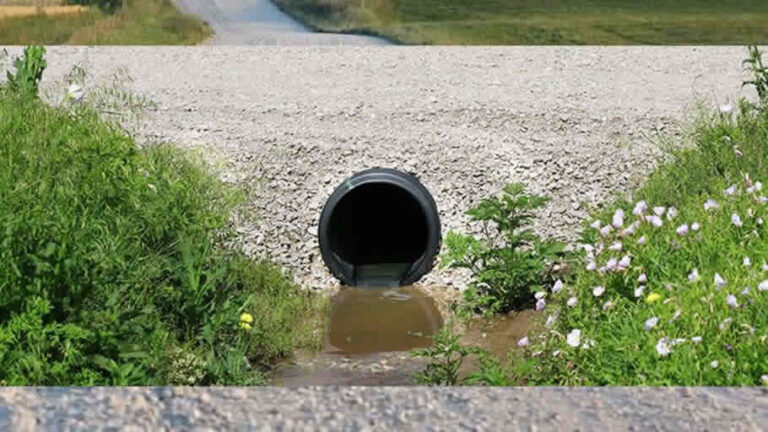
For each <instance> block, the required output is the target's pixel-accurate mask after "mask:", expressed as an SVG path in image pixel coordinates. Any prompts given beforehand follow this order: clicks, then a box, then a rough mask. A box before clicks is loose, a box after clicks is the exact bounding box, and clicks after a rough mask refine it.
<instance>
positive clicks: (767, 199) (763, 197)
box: [757, 196, 768, 204]
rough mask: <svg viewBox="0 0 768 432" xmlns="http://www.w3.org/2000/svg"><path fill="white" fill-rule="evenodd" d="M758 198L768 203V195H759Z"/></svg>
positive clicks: (763, 202)
mask: <svg viewBox="0 0 768 432" xmlns="http://www.w3.org/2000/svg"><path fill="white" fill-rule="evenodd" d="M757 200H758V201H760V202H761V203H762V204H765V203H768V197H766V196H759V197H757Z"/></svg>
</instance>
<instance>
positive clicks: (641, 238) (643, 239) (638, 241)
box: [637, 236, 646, 245]
mask: <svg viewBox="0 0 768 432" xmlns="http://www.w3.org/2000/svg"><path fill="white" fill-rule="evenodd" d="M645 242H646V239H645V236H642V237H640V238H639V239H637V244H639V245H643V244H645Z"/></svg>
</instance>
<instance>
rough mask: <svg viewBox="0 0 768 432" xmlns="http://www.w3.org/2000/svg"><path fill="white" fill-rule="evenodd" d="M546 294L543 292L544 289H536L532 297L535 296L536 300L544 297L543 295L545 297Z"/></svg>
mask: <svg viewBox="0 0 768 432" xmlns="http://www.w3.org/2000/svg"><path fill="white" fill-rule="evenodd" d="M546 296H547V293H545V292H544V291H537V292H536V293H535V294H534V295H533V298H535V299H536V300H541V299H543V298H544V297H546Z"/></svg>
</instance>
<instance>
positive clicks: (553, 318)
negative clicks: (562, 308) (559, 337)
mask: <svg viewBox="0 0 768 432" xmlns="http://www.w3.org/2000/svg"><path fill="white" fill-rule="evenodd" d="M556 320H557V317H556V316H554V315H549V316H548V317H547V322H545V323H544V325H545V326H547V327H552V325H554V324H555V321H556Z"/></svg>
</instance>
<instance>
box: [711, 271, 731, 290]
mask: <svg viewBox="0 0 768 432" xmlns="http://www.w3.org/2000/svg"><path fill="white" fill-rule="evenodd" d="M714 280H715V287H716V288H717V289H720V288H722V287H724V286H726V285H728V281H726V280H725V279H723V277H722V276H720V273H715V279H714Z"/></svg>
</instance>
